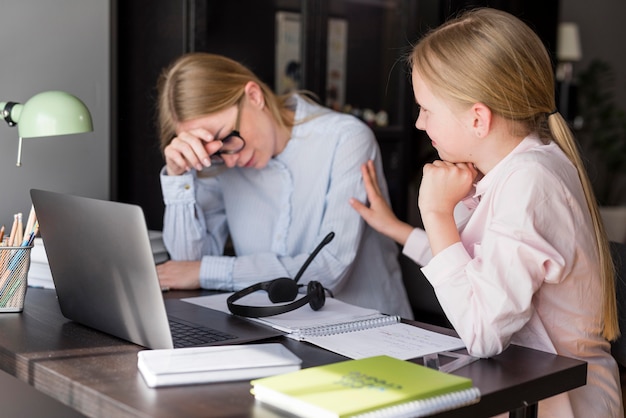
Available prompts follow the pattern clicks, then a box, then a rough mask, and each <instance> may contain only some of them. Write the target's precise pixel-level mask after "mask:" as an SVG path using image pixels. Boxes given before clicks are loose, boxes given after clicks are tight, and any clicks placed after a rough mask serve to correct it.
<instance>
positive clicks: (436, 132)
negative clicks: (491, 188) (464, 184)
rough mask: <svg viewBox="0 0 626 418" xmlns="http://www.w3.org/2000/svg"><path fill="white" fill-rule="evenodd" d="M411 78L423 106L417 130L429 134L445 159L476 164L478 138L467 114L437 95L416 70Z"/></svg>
mask: <svg viewBox="0 0 626 418" xmlns="http://www.w3.org/2000/svg"><path fill="white" fill-rule="evenodd" d="M411 78H412V81H413V93H414V96H415V102H416V103H417V105H418V106H419V107H420V110H419V115H418V117H417V121H416V122H415V127H416V128H417V129H419V130H422V131H425V132H426V133H427V134H428V137H429V138H430V140H431V141H432V145H433V147H435V149H436V150H437V152H438V154H439V158H441V159H442V160H444V161H449V162H453V163H460V162H472V160H473V158H472V152H473V151H474V136H475V135H470V133H471V131H470V129H468V126H467V120H468V119H467V115H466V114H465V113H466V111H463V110H460V109H456V108H453V107H452V106H449V105H448V103H446V102H445V101H444V100H443V99H441V98H440V97H438V96H436V95H435V94H434V93H433V92H432V91H431V89H430V88H429V87H428V85H427V84H426V83H425V81H424V80H423V79H422V77H421V76H420V75H419V73H418V72H417V71H415V70H413V72H412V76H411Z"/></svg>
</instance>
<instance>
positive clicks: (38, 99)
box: [0, 91, 93, 167]
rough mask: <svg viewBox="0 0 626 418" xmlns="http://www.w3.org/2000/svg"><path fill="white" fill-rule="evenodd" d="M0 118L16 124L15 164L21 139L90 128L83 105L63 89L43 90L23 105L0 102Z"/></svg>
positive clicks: (91, 127)
mask: <svg viewBox="0 0 626 418" xmlns="http://www.w3.org/2000/svg"><path fill="white" fill-rule="evenodd" d="M0 112H1V113H0V117H2V118H3V119H4V120H5V121H6V122H7V124H8V125H9V126H15V125H18V127H17V132H18V136H19V144H18V149H17V164H16V165H17V166H18V167H19V166H21V165H22V162H21V159H22V138H36V137H43V136H56V135H69V134H77V133H82V132H90V131H93V125H92V122H91V115H90V113H89V110H88V109H87V106H85V104H84V103H83V102H82V101H80V99H78V98H77V97H75V96H72V95H71V94H68V93H65V92H63V91H46V92H43V93H39V94H36V95H35V96H33V97H31V98H30V99H29V100H28V101H27V102H26V103H25V104H20V103H15V102H0Z"/></svg>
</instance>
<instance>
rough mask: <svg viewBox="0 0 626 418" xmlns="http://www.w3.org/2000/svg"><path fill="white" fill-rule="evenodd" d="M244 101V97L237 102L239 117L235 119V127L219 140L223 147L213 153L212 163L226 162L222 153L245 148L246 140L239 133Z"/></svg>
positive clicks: (233, 152)
mask: <svg viewBox="0 0 626 418" xmlns="http://www.w3.org/2000/svg"><path fill="white" fill-rule="evenodd" d="M242 103H243V100H242V99H240V100H239V102H237V119H236V121H235V129H234V130H233V131H232V132H231V133H229V134H228V135H226V136H225V137H224V138H222V139H220V140H219V141H221V143H222V148H220V149H219V151H217V152H215V153H214V154H212V155H211V163H213V164H224V159H223V158H222V155H232V154H237V153H238V152H239V151H241V150H242V149H243V147H245V146H246V141H245V140H244V139H243V138H242V137H241V134H240V133H239V121H240V119H241V118H240V116H241V106H242Z"/></svg>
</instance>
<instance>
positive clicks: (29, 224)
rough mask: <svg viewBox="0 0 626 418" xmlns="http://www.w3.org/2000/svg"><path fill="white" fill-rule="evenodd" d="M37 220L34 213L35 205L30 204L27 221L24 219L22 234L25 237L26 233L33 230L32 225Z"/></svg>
mask: <svg viewBox="0 0 626 418" xmlns="http://www.w3.org/2000/svg"><path fill="white" fill-rule="evenodd" d="M36 220H37V215H35V206H34V205H31V206H30V213H29V214H28V221H26V228H24V236H25V237H27V236H28V234H30V233H31V232H33V227H34V226H35V221H36Z"/></svg>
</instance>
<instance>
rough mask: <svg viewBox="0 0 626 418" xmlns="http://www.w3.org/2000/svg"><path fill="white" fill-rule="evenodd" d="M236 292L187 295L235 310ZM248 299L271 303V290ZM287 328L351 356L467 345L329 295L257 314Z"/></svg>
mask: <svg viewBox="0 0 626 418" xmlns="http://www.w3.org/2000/svg"><path fill="white" fill-rule="evenodd" d="M229 295H230V293H223V294H218V295H209V296H199V297H193V298H186V299H181V300H183V301H185V302H189V303H193V304H198V305H201V306H204V307H208V308H211V309H215V310H219V311H223V312H229V311H228V307H227V305H226V299H227V298H228V296H229ZM245 298H246V299H245V301H244V302H242V303H245V304H247V305H254V306H263V305H264V304H265V305H267V304H269V301H268V298H267V294H266V293H264V292H255V293H253V294H251V295H248V296H245ZM251 320H253V321H257V322H260V323H263V324H265V325H270V326H272V327H273V328H276V329H278V330H280V331H283V332H285V333H286V335H287V336H288V337H289V338H293V339H296V340H299V341H307V342H309V343H311V344H315V345H317V346H319V347H322V348H325V349H326V350H329V351H333V352H335V353H338V354H341V355H343V356H345V357H348V358H351V359H360V358H365V357H371V356H376V355H382V354H384V355H388V356H391V357H395V358H397V359H400V360H408V359H412V358H417V357H423V356H425V355H427V354H433V353H440V352H442V351H452V350H458V349H460V348H464V347H465V345H464V344H463V341H461V339H459V338H456V337H451V336H449V335H444V334H440V333H437V332H433V331H429V330H426V329H423V328H419V327H416V326H413V325H409V324H405V323H403V322H401V318H400V317H398V316H390V315H385V314H382V313H380V312H378V311H376V310H375V309H368V308H362V307H360V306H355V305H351V304H349V303H346V302H343V301H340V300H338V299H334V298H327V299H326V303H325V304H324V307H323V308H322V309H320V310H319V311H314V310H312V309H311V308H310V307H309V306H308V305H306V306H303V307H302V308H300V309H296V310H294V311H291V312H286V313H283V314H280V315H275V316H270V317H263V318H252V319H251Z"/></svg>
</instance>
